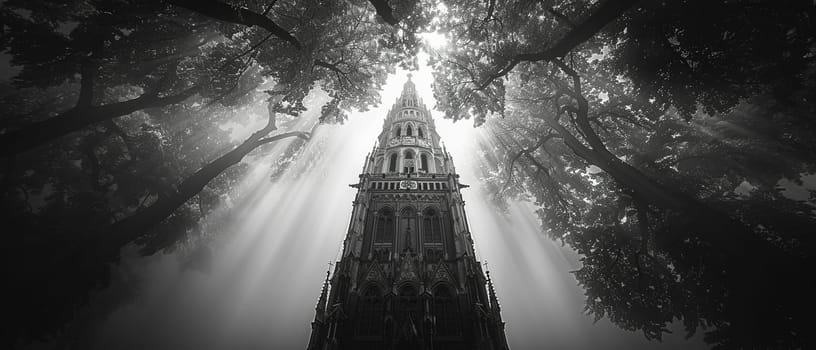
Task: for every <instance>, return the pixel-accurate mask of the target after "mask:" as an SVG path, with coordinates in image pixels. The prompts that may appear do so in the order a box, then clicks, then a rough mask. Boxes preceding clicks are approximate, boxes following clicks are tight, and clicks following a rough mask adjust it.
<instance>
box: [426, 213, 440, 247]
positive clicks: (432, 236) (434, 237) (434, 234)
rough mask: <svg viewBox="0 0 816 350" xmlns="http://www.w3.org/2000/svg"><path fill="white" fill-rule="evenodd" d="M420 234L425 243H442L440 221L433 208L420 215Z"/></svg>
mask: <svg viewBox="0 0 816 350" xmlns="http://www.w3.org/2000/svg"><path fill="white" fill-rule="evenodd" d="M422 232H423V235H422V236H423V238H424V239H425V243H442V220H441V219H440V217H439V212H438V211H436V209H434V208H428V209H425V212H423V213H422Z"/></svg>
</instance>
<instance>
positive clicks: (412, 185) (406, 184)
mask: <svg viewBox="0 0 816 350" xmlns="http://www.w3.org/2000/svg"><path fill="white" fill-rule="evenodd" d="M400 189H401V190H415V189H417V183H416V181H411V180H402V181H400Z"/></svg>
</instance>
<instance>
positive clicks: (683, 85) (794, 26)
mask: <svg viewBox="0 0 816 350" xmlns="http://www.w3.org/2000/svg"><path fill="white" fill-rule="evenodd" d="M621 3H622V2H621ZM445 4H446V6H447V8H448V11H449V12H450V13H454V14H456V13H464V12H465V11H473V9H475V13H476V14H475V16H474V17H475V19H473V18H467V19H463V18H465V17H463V16H453V19H452V20H449V21H443V23H442V24H440V25H439V26H440V28H443V30H445V31H446V32H447V36H448V37H450V38H453V39H452V41H453V44H452V48H450V49H448V51H447V52H440V53H439V55H438V56H437V57H436V59H435V61H434V65H435V77H436V80H437V81H436V85H435V95H436V96H437V99H438V107H440V108H442V109H443V110H444V111H445V114H446V116H447V117H450V118H454V119H459V118H468V117H471V116H472V117H473V118H474V120H475V123H476V124H477V125H478V124H482V123H484V124H485V126H486V128H487V130H488V131H489V133H490V134H491V135H492V137H493V141H494V144H490V145H485V146H487V147H489V149H487V150H485V152H496V153H498V155H497V156H496V157H495V159H497V161H496V164H495V166H494V167H493V168H485V169H483V171H484V177H485V178H487V179H488V185H489V186H488V187H489V188H491V189H493V190H494V191H496V192H497V198H501V197H504V196H523V197H527V198H531V199H533V200H534V201H535V203H536V204H537V205H539V207H540V209H539V211H538V214H539V215H540V217H541V220H542V226H543V229H544V230H545V231H546V232H548V233H549V234H550V235H551V236H552V237H553V238H556V239H560V240H562V241H563V242H565V243H567V244H569V245H570V246H571V247H573V248H574V249H575V250H576V251H577V252H578V253H580V254H582V255H583V259H582V263H583V266H582V267H581V268H580V269H579V270H578V271H576V272H575V274H576V278H577V279H578V282H579V283H580V284H581V285H582V286H584V287H585V288H586V293H587V310H588V312H590V313H592V314H594V315H595V316H596V317H598V318H600V317H609V318H610V319H611V320H612V321H613V322H615V323H616V324H618V325H620V326H621V327H623V328H625V329H630V330H641V331H643V333H644V335H645V336H646V338H648V339H660V337H661V335H662V334H663V333H665V332H667V331H668V329H667V328H666V327H667V325H668V324H669V323H671V322H673V320H675V319H680V320H682V321H683V323H684V325H685V327H686V330H687V332H688V334H689V335H691V334H693V333H694V332H695V331H696V330H697V329H698V328H700V327H705V328H706V329H708V330H709V331H708V332H707V333H706V337H705V339H706V341H707V342H709V343H710V344H711V345H714V346H715V347H718V348H756V347H759V348H797V347H808V346H809V344H812V342H813V339H812V338H811V337H810V335H808V331H807V324H808V318H809V317H810V316H809V315H810V314H812V312H813V311H814V309H815V308H814V303H813V302H812V301H811V300H810V298H808V297H807V295H809V294H812V293H813V292H814V290H813V288H811V287H803V286H802V283H801V282H802V280H801V275H800V274H801V267H802V266H806V265H807V264H808V263H812V261H813V258H814V256H813V254H812V251H813V241H812V239H810V238H809V235H808V234H807V233H806V232H807V231H808V228H809V227H813V225H814V224H816V212H814V210H813V207H812V202H802V201H797V200H794V199H792V198H789V197H787V196H785V195H784V189H782V188H780V187H779V186H778V184H779V183H780V181H781V180H782V179H797V178H799V177H800V176H802V174H812V173H813V172H814V170H815V169H814V166H816V163H814V162H813V159H814V157H813V155H814V154H813V149H812V147H811V146H809V145H807V142H804V140H806V139H811V138H812V137H813V136H814V135H813V128H812V124H811V121H807V119H808V118H807V117H805V116H806V115H808V114H807V113H808V112H807V111H811V110H812V109H813V108H814V103H813V102H814V101H812V99H809V98H802V97H803V96H804V94H806V91H810V90H809V89H812V87H813V86H812V83H811V82H810V81H811V80H812V78H813V69H814V65H813V62H812V56H813V55H812V52H813V50H814V49H815V48H814V42H813V40H812V38H813V34H814V28H813V27H812V23H811V22H812V21H810V19H812V18H813V15H814V13H813V11H814V10H813V8H812V6H810V5H809V4H806V3H805V2H798V3H797V4H787V5H779V4H776V3H770V2H759V3H751V4H750V5H748V6H744V7H743V6H738V5H736V4H731V3H725V4H720V3H718V4H711V3H709V2H696V1H680V2H672V3H671V4H668V3H659V2H658V3H648V4H638V5H633V6H631V8H629V9H628V10H626V11H624V12H619V14H618V15H615V16H607V15H609V14H610V13H613V12H614V11H618V10H620V8H617V9H615V8H613V5H614V2H612V1H610V2H602V3H598V4H595V5H591V4H587V3H572V2H570V3H567V2H564V3H561V2H537V3H529V4H523V5H520V4H515V3H501V2H487V3H486V4H485V3H482V2H470V1H448V2H446V3H445ZM788 5H790V6H788ZM518 6H525V7H524V8H523V10H524V13H527V14H529V15H528V16H526V17H525V18H518V17H512V16H511V15H509V14H511V13H513V12H512V11H516V10H517V8H518ZM610 9H612V10H610ZM613 10H614V11H613ZM701 16H702V17H703V18H707V19H709V21H708V22H709V23H711V24H712V25H711V26H700V25H699V20H700V18H701ZM760 17H762V19H761V20H760ZM602 18H605V19H612V20H609V21H606V22H603V23H598V21H599V19H602ZM747 23H758V26H759V28H762V29H761V30H757V28H756V27H755V26H751V25H748V24H747ZM590 27H592V28H598V29H597V30H596V31H595V32H594V33H593V35H591V36H589V38H588V39H587V40H580V41H573V40H571V39H572V38H575V37H577V35H578V33H579V32H581V30H582V29H583V28H590ZM763 30H764V31H763ZM766 32H767V33H768V34H769V35H767V36H766V35H764V33H766ZM567 44H569V46H570V49H569V50H567V51H568V52H564V53H563V54H560V55H546V53H547V52H550V51H552V50H553V49H554V48H557V47H563V46H564V45H567ZM542 53H544V54H542ZM781 91H785V92H784V93H781ZM790 96H794V97H793V98H790ZM783 106H784V107H783ZM490 115H496V116H501V117H500V118H499V117H493V118H490ZM793 125H796V126H793ZM783 135H784V136H783ZM805 135H808V136H805ZM811 198H812V197H811Z"/></svg>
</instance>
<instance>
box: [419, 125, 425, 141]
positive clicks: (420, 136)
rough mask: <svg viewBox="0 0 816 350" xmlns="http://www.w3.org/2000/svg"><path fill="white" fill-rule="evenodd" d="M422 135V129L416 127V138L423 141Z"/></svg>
mask: <svg viewBox="0 0 816 350" xmlns="http://www.w3.org/2000/svg"><path fill="white" fill-rule="evenodd" d="M423 134H424V133H423V132H422V127H418V128H417V136H419V138H421V139H424V138H425V136H424V135H423Z"/></svg>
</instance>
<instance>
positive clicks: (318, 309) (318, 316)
mask: <svg viewBox="0 0 816 350" xmlns="http://www.w3.org/2000/svg"><path fill="white" fill-rule="evenodd" d="M331 265H332V263H331V262H329V266H330V267H329V269H328V270H326V280H325V281H324V282H323V290H321V291H320V298H318V299H317V305H315V320H316V321H323V320H324V319H325V317H326V301H327V299H328V298H327V292H328V290H329V275H330V273H331Z"/></svg>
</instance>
